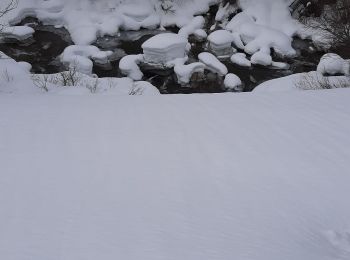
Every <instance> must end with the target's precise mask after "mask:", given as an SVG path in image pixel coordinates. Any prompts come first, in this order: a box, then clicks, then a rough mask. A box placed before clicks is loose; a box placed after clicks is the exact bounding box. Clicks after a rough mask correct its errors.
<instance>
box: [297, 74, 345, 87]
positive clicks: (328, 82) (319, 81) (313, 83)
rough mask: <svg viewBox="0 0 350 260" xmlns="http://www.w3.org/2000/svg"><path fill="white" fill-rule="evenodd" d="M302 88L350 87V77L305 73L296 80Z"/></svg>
mask: <svg viewBox="0 0 350 260" xmlns="http://www.w3.org/2000/svg"><path fill="white" fill-rule="evenodd" d="M295 86H296V87H297V88H298V89H301V90H318V89H335V88H350V77H324V76H322V75H320V74H305V75H303V76H301V77H300V79H299V80H298V81H297V82H295Z"/></svg>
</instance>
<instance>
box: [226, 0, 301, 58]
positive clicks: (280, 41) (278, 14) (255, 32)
mask: <svg viewBox="0 0 350 260" xmlns="http://www.w3.org/2000/svg"><path fill="white" fill-rule="evenodd" d="M241 5H242V7H243V9H244V11H243V12H241V13H239V14H237V15H236V16H234V17H233V18H232V20H231V21H230V22H229V23H228V24H227V25H226V29H227V30H229V31H231V32H233V33H234V35H235V45H237V47H238V48H242V49H243V46H244V45H245V47H244V51H245V52H246V53H248V54H251V55H253V54H254V53H256V52H258V51H259V50H262V49H270V48H272V49H274V50H275V52H276V53H277V54H279V55H281V56H294V55H296V51H295V50H294V49H293V48H292V36H293V35H294V34H295V33H296V31H297V30H298V29H299V27H298V26H296V22H295V21H294V20H293V19H292V18H291V16H290V14H289V13H288V6H287V5H286V3H282V1H273V0H264V1H260V2H257V1H255V2H254V1H251V0H246V1H241ZM269 8H270V9H269ZM272 10H274V11H272ZM272 21H274V22H272Z"/></svg>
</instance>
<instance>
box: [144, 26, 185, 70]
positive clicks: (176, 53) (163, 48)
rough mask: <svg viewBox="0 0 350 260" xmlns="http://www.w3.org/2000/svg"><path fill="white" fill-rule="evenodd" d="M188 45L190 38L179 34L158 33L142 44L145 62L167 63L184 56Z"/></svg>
mask: <svg viewBox="0 0 350 260" xmlns="http://www.w3.org/2000/svg"><path fill="white" fill-rule="evenodd" d="M187 45H188V40H187V39H186V38H185V37H183V36H180V35H178V34H175V33H163V34H158V35H156V36H154V37H152V38H150V39H149V40H147V41H146V42H145V43H144V44H142V49H143V53H144V59H145V62H147V63H152V64H162V65H165V64H166V63H168V62H169V61H172V60H175V59H178V58H184V57H185V56H186V47H187Z"/></svg>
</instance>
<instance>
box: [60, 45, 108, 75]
mask: <svg viewBox="0 0 350 260" xmlns="http://www.w3.org/2000/svg"><path fill="white" fill-rule="evenodd" d="M112 54H113V52H112V51H101V50H100V49H99V48H97V47H96V46H92V45H89V46H81V45H71V46H68V47H67V48H66V49H65V50H64V52H63V53H62V54H61V62H62V63H63V64H65V65H66V66H68V67H74V69H76V70H77V71H79V72H81V73H85V74H88V75H90V74H91V73H92V68H93V62H92V60H93V61H95V62H96V63H99V64H107V63H108V57H109V56H111V55H112ZM91 59H92V60H91Z"/></svg>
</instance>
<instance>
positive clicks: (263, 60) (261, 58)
mask: <svg viewBox="0 0 350 260" xmlns="http://www.w3.org/2000/svg"><path fill="white" fill-rule="evenodd" d="M250 61H251V63H252V64H256V65H262V66H270V65H272V62H273V61H272V57H271V55H270V54H269V53H268V52H265V51H258V52H256V53H254V54H253V56H252V57H251V58H250Z"/></svg>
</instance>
